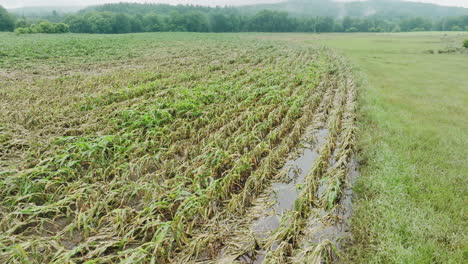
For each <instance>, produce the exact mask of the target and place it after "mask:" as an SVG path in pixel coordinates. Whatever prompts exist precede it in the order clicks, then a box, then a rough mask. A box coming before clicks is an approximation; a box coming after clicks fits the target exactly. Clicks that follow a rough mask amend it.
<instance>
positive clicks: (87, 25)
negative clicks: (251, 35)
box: [16, 0, 468, 34]
mask: <svg viewBox="0 0 468 264" xmlns="http://www.w3.org/2000/svg"><path fill="white" fill-rule="evenodd" d="M325 2H327V1H325ZM325 2H323V1H322V2H317V1H315V2H313V3H312V2H306V1H300V0H298V1H294V2H293V3H288V5H287V6H283V4H281V3H280V4H273V5H255V6H254V7H255V8H253V9H250V8H247V7H241V8H230V7H223V8H221V7H219V8H211V7H203V6H192V5H177V6H173V5H165V4H138V3H117V4H105V5H101V6H93V7H89V8H85V9H83V10H81V11H80V12H78V13H76V14H73V15H66V16H63V15H62V14H60V13H57V12H52V14H50V15H46V16H43V17H42V18H43V19H46V20H48V21H51V22H64V23H65V24H68V25H70V31H71V32H75V33H98V34H104V33H105V34H118V33H130V32H160V31H180V32H184V31H188V32H244V31H251V32H400V31H404V32H411V31H431V30H437V31H451V30H452V31H461V30H463V29H466V28H468V15H465V16H460V17H455V16H451V17H445V18H444V17H443V16H445V15H440V17H443V18H434V17H432V16H430V15H429V14H430V12H423V13H421V12H416V11H415V10H413V11H414V12H413V11H412V13H411V12H410V13H408V14H406V13H405V14H406V15H404V16H403V15H402V16H398V15H397V13H398V12H396V11H389V10H387V11H386V12H387V13H383V14H379V13H375V14H373V15H371V16H369V15H368V14H365V15H364V14H362V13H360V12H359V8H364V7H365V6H366V5H367V3H348V4H345V5H346V6H347V7H352V8H351V9H350V10H351V11H349V12H347V13H346V14H347V15H348V16H347V17H344V18H337V17H341V14H340V16H338V15H337V14H335V13H333V12H335V11H336V10H338V9H336V10H335V11H333V12H332V13H330V12H326V10H322V11H321V12H319V11H318V10H321V8H325V7H326V8H331V7H333V6H335V5H336V3H334V2H327V3H326V4H325ZM382 3H383V5H384V6H385V5H390V6H393V5H394V3H392V2H387V1H382V2H380V1H379V4H377V3H376V5H378V6H380V4H382ZM397 5H400V6H401V3H398V4H397ZM405 5H408V6H411V7H412V8H414V5H416V6H418V8H419V9H420V8H421V5H422V6H426V7H427V5H425V4H420V3H405ZM288 6H289V7H288ZM301 6H303V7H304V8H309V9H310V10H313V11H309V9H304V10H303V11H304V12H306V14H304V15H303V16H300V17H297V16H294V14H297V13H296V12H295V11H297V9H300V7H301ZM258 7H263V9H258ZM291 7H294V8H291ZM326 8H325V9H326ZM418 8H416V9H418ZM431 8H435V9H437V8H438V7H435V6H431ZM332 9H333V8H332ZM449 9H450V8H449ZM252 10H255V12H252ZM340 10H341V9H340ZM353 10H354V11H353ZM363 10H367V9H365V8H364V9H363ZM457 10H458V9H457ZM307 12H312V13H307ZM314 12H318V13H317V14H315V13H314ZM420 13H421V16H420V17H418V16H415V15H417V14H420ZM312 14H315V15H313V16H312ZM447 14H448V13H447ZM451 14H452V15H453V14H458V13H457V12H455V13H451ZM27 24H28V22H26V21H21V22H18V23H17V25H16V27H22V28H24V27H27Z"/></svg>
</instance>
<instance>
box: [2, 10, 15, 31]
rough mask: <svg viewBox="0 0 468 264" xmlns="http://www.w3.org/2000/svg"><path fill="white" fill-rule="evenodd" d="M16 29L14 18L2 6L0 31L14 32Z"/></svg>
mask: <svg viewBox="0 0 468 264" xmlns="http://www.w3.org/2000/svg"><path fill="white" fill-rule="evenodd" d="M14 28H15V19H14V17H13V16H12V15H11V14H9V13H8V12H7V10H6V9H5V8H3V6H1V5H0V31H13V30H14Z"/></svg>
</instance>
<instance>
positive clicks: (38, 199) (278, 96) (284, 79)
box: [0, 34, 357, 264]
mask: <svg viewBox="0 0 468 264" xmlns="http://www.w3.org/2000/svg"><path fill="white" fill-rule="evenodd" d="M130 36H132V35H130ZM40 38H41V39H39V40H35V39H34V36H25V39H24V40H23V42H22V43H21V45H22V46H21V47H22V49H23V50H27V49H25V48H24V47H33V46H34V45H37V43H38V42H39V44H40V46H41V48H42V49H43V52H44V54H55V55H50V56H48V57H41V56H35V57H27V56H29V55H28V54H26V53H25V54H21V53H17V52H16V53H15V47H14V46H13V44H10V46H7V47H6V49H7V50H9V52H11V54H15V55H14V56H11V57H6V59H5V61H4V63H3V64H2V68H1V70H0V75H1V78H0V85H1V87H2V89H1V91H0V94H1V96H0V197H1V199H0V263H57V264H59V263H60V264H62V263H89V264H91V263H322V262H326V263H330V262H332V261H334V260H335V259H336V258H337V257H338V256H339V250H338V249H337V247H338V246H337V241H335V240H334V239H332V238H328V237H326V236H324V237H325V238H323V239H320V238H319V236H318V235H317V234H320V233H321V230H324V229H326V228H327V227H329V226H333V225H335V224H336V223H338V222H340V219H339V218H340V213H339V211H340V210H341V209H340V208H341V207H342V203H341V201H342V200H343V197H344V195H343V194H344V190H345V188H346V186H347V184H348V179H349V178H348V175H349V174H350V171H351V170H352V163H353V154H354V151H355V136H356V96H357V95H356V85H355V83H354V81H353V76H352V73H351V69H350V68H349V66H348V65H347V63H346V61H345V60H344V59H343V58H342V57H341V56H339V55H337V54H335V53H334V52H333V51H332V50H329V49H326V48H319V47H314V46H307V45H305V44H295V43H291V42H282V41H274V40H254V39H247V38H241V37H238V36H235V35H232V36H231V35H209V34H207V35H197V34H172V35H171V34H138V35H134V36H132V37H128V36H115V37H114V36H92V37H90V36H82V38H83V39H84V40H86V41H85V42H83V43H84V44H81V45H84V47H77V49H78V48H81V50H87V51H89V52H88V53H89V54H90V55H89V56H88V55H86V54H87V53H83V52H77V51H74V52H66V51H62V50H58V51H57V52H56V53H54V52H51V51H53V50H55V48H56V46H57V45H58V44H57V43H59V41H62V42H63V41H64V40H63V38H71V37H69V36H58V37H57V36H50V37H43V36H41V37H40ZM73 38H80V36H74V37H73ZM85 38H86V39H85ZM113 38H116V39H115V40H114V39H113ZM78 40H79V39H78ZM66 41H68V43H75V42H76V41H77V40H76V39H74V40H66ZM73 41H75V42H73ZM114 41H115V43H117V44H116V47H110V46H111V44H112V43H113V42H114ZM60 43H61V42H60ZM18 45H19V44H18ZM28 45H29V46H28ZM70 45H72V44H70ZM73 45H74V44H73ZM108 45H109V46H108ZM9 54H10V53H9ZM87 56H88V57H87ZM99 56H101V57H99ZM91 57H93V59H90V58H91ZM23 62H24V63H23ZM305 150H308V151H309V152H310V155H311V157H312V158H310V159H307V158H305V159H304V158H303V159H302V160H301V162H303V163H304V164H307V167H308V170H302V171H301V169H300V168H299V169H298V168H293V166H291V164H292V163H294V162H292V161H294V160H295V159H298V158H300V157H301V153H304V151H305ZM297 175H300V177H299V179H296V178H294V177H296V176H297ZM278 186H283V187H284V186H289V188H290V189H291V190H292V191H291V192H288V193H286V194H287V195H286V196H288V197H291V195H292V197H293V199H292V201H290V202H288V203H287V205H285V206H283V207H281V208H282V210H278V208H279V206H278V203H279V199H278V190H279V188H277V187H278ZM267 219H270V220H271V219H273V220H272V221H273V222H274V223H273V224H272V225H271V226H270V227H269V228H263V229H262V228H258V226H259V223H260V224H261V223H265V222H266V220H267ZM322 233H323V232H322Z"/></svg>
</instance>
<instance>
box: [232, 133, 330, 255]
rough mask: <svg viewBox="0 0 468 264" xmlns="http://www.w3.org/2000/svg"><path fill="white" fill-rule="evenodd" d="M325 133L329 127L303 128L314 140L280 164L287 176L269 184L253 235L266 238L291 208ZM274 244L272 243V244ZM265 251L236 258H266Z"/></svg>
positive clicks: (307, 136)
mask: <svg viewBox="0 0 468 264" xmlns="http://www.w3.org/2000/svg"><path fill="white" fill-rule="evenodd" d="M327 136H328V129H320V130H318V131H316V132H315V133H314V131H313V130H312V131H308V132H306V138H313V139H314V140H313V142H303V143H302V144H303V147H302V149H300V152H299V155H298V156H297V158H295V159H294V160H290V161H288V162H286V164H285V165H284V167H283V168H284V169H286V170H287V171H288V173H287V177H286V179H287V180H286V181H284V182H277V183H274V184H273V185H272V192H273V197H272V202H273V204H272V205H271V207H270V208H269V209H268V210H267V212H266V213H267V215H266V216H264V217H261V218H259V219H258V220H257V221H255V222H254V224H253V231H254V235H255V237H256V238H259V239H261V238H266V237H267V236H268V235H269V234H270V232H271V231H273V230H275V229H277V228H278V227H279V226H280V221H281V217H282V216H283V214H284V213H286V212H287V211H290V210H292V209H293V208H294V203H295V201H296V199H297V197H298V196H299V192H300V190H299V189H298V187H299V186H301V184H303V183H304V180H305V178H306V176H307V174H309V172H310V171H311V169H312V167H313V165H314V162H315V160H316V159H317V158H318V156H319V151H320V149H321V148H322V146H323V145H324V144H325V141H326V138H327ZM275 246H276V245H273V246H272V247H275ZM272 249H274V248H272ZM265 253H266V252H265V251H264V250H258V251H256V252H253V253H250V254H245V255H242V256H241V257H239V258H238V260H239V261H242V262H243V263H250V264H257V263H261V262H262V261H263V260H264V258H265Z"/></svg>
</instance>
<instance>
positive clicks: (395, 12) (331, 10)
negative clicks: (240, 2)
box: [239, 0, 468, 18]
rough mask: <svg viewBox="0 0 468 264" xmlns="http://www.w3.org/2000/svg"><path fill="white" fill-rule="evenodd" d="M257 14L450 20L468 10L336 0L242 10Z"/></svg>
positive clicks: (296, 0)
mask: <svg viewBox="0 0 468 264" xmlns="http://www.w3.org/2000/svg"><path fill="white" fill-rule="evenodd" d="M239 9H240V10H243V11H244V12H248V13H256V12H258V11H260V10H264V9H268V10H275V11H286V12H288V13H290V14H291V15H295V16H331V17H345V16H351V17H367V16H370V15H376V16H380V17H386V18H401V17H411V16H412V17H414V16H422V17H432V18H435V17H446V16H461V15H467V14H468V8H462V7H450V6H440V5H435V4H427V3H416V2H407V1H400V0H370V1H364V2H359V1H357V2H347V3H342V2H335V1H332V0H289V1H285V2H282V3H275V4H256V5H249V6H243V7H240V8H239Z"/></svg>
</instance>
